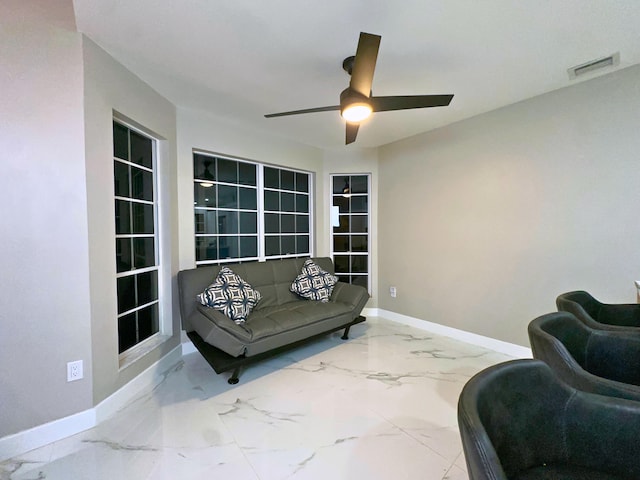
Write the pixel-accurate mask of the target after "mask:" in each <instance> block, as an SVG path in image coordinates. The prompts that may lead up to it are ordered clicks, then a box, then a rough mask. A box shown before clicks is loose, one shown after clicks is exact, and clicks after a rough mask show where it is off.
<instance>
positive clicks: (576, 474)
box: [513, 465, 624, 480]
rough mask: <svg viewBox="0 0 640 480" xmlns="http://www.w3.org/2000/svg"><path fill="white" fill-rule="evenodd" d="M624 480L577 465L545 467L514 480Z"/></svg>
mask: <svg viewBox="0 0 640 480" xmlns="http://www.w3.org/2000/svg"><path fill="white" fill-rule="evenodd" d="M550 479H554V480H555V479H558V480H560V479H561V480H624V477H620V476H617V475H612V474H610V473H603V472H600V471H596V470H589V469H587V468H584V467H579V466H576V465H543V466H540V467H535V468H531V469H529V470H526V471H524V472H521V473H520V474H518V475H516V476H515V477H514V478H513V480H550Z"/></svg>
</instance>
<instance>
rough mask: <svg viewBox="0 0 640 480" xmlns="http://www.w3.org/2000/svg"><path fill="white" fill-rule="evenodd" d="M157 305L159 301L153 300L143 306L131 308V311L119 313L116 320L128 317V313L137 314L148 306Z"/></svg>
mask: <svg viewBox="0 0 640 480" xmlns="http://www.w3.org/2000/svg"><path fill="white" fill-rule="evenodd" d="M157 303H160V300H154V301H153V302H149V303H145V304H144V305H140V306H139V307H136V308H132V309H131V310H127V311H126V312H122V313H119V314H118V318H120V317H124V316H125V315H129V314H130V313H134V312H137V311H138V310H142V309H144V308H147V307H148V306H150V305H155V304H157Z"/></svg>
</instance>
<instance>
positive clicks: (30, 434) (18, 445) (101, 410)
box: [0, 345, 182, 462]
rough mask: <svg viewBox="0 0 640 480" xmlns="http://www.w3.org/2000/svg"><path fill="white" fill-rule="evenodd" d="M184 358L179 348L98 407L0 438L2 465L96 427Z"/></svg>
mask: <svg viewBox="0 0 640 480" xmlns="http://www.w3.org/2000/svg"><path fill="white" fill-rule="evenodd" d="M181 358H182V348H181V346H180V345H178V346H177V347H176V348H174V349H173V350H171V352H169V353H168V354H167V355H165V356H164V357H162V358H161V359H160V360H158V361H157V362H156V363H154V364H153V365H151V366H150V367H149V368H147V369H146V370H145V371H144V372H142V373H141V374H140V375H138V376H137V377H136V378H134V379H133V380H131V381H130V382H129V383H127V384H126V385H124V386H123V387H122V388H120V389H119V390H117V391H116V392H114V393H113V394H111V395H110V396H109V397H107V398H105V399H104V400H103V401H102V402H100V403H99V404H98V405H96V406H95V407H93V408H90V409H88V410H84V411H82V412H78V413H76V414H73V415H69V416H68V417H64V418H60V419H58V420H54V421H52V422H48V423H45V424H43V425H38V426H37V427H33V428H30V429H28V430H24V431H22V432H18V433H15V434H13V435H8V436H6V437H2V438H0V462H2V461H4V460H8V459H9V458H13V457H16V456H19V455H22V454H24V453H26V452H29V451H31V450H34V449H36V448H40V447H43V446H45V445H47V444H49V443H52V442H56V441H58V440H62V439H63V438H66V437H70V436H71V435H75V434H77V433H80V432H83V431H85V430H88V429H90V428H93V427H95V426H96V425H97V424H99V423H100V422H102V421H104V420H106V419H107V418H109V417H110V416H111V415H113V414H114V413H116V412H117V411H118V410H120V409H122V408H123V407H124V406H126V405H127V404H128V403H129V402H130V401H131V400H133V399H134V398H135V397H136V396H137V395H138V394H139V393H140V391H141V390H142V389H144V388H145V387H148V386H155V385H157V384H158V383H160V382H161V381H162V380H164V378H165V373H166V372H167V370H169V368H171V367H172V366H173V365H175V364H176V363H177V362H179V361H180V359H181Z"/></svg>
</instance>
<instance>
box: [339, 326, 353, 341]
mask: <svg viewBox="0 0 640 480" xmlns="http://www.w3.org/2000/svg"><path fill="white" fill-rule="evenodd" d="M350 328H351V325H349V326H348V327H347V328H345V329H344V334H343V335H342V336H341V337H340V338H341V339H342V340H349V329H350Z"/></svg>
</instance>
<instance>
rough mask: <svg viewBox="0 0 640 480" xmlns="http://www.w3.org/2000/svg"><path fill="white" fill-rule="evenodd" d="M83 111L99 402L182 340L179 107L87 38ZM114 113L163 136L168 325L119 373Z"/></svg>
mask: <svg viewBox="0 0 640 480" xmlns="http://www.w3.org/2000/svg"><path fill="white" fill-rule="evenodd" d="M83 40H84V42H83V45H84V49H83V51H84V68H85V82H84V89H85V90H84V91H85V96H84V111H85V142H86V165H87V179H86V183H87V193H88V209H89V212H90V214H89V259H90V269H91V300H92V301H91V339H92V341H91V351H92V356H93V369H94V380H93V394H94V404H97V403H99V402H100V401H102V400H103V399H105V398H106V397H108V396H109V395H110V394H112V393H113V392H115V391H116V390H117V389H118V388H120V387H121V386H122V385H124V384H125V383H127V382H128V381H130V380H131V379H133V378H135V377H136V376H137V375H138V374H140V373H141V372H142V371H144V370H145V369H146V368H148V367H149V366H150V365H152V364H153V363H155V362H156V361H157V360H159V359H160V358H162V356H164V355H165V354H167V353H168V352H169V351H171V349H173V348H175V347H176V346H177V345H178V344H179V342H180V324H179V318H178V315H177V312H178V305H177V296H176V297H175V298H173V296H172V281H175V276H176V275H177V272H178V219H177V212H178V210H177V200H176V199H177V183H176V178H177V162H176V109H175V107H174V106H173V104H171V103H170V102H169V101H167V100H166V99H165V98H163V97H162V96H160V95H159V94H158V93H156V92H155V91H154V90H152V89H151V88H150V87H149V86H148V85H147V84H145V83H144V82H142V81H141V80H140V79H139V78H138V77H136V76H134V75H133V74H132V73H131V72H130V71H128V70H127V69H125V68H124V67H123V66H122V65H120V64H119V63H118V62H116V61H115V60H114V59H113V58H112V57H111V56H109V55H108V54H107V53H106V52H105V51H104V50H102V49H101V48H99V47H98V46H97V45H96V44H94V43H93V42H92V41H91V40H89V39H87V38H84V39H83ZM114 112H116V113H117V114H119V115H123V116H125V117H126V118H127V119H129V120H132V121H133V122H135V123H137V124H139V125H140V126H142V127H144V128H145V129H147V130H148V133H151V134H153V136H154V137H156V138H159V139H160V142H159V150H160V152H159V156H158V160H159V161H158V166H157V169H158V178H159V182H160V184H159V185H158V186H157V187H158V188H157V193H159V206H160V208H159V212H160V214H161V217H160V218H159V234H160V242H161V243H160V245H161V248H162V249H161V252H160V256H161V265H162V266H163V273H164V282H163V283H162V282H161V284H160V291H161V293H162V294H163V298H164V299H165V302H164V303H163V304H161V312H163V317H164V318H165V321H166V322H167V325H165V330H166V333H167V334H168V335H167V336H168V337H169V338H165V339H164V340H165V341H164V343H162V344H161V345H159V346H158V347H157V348H155V349H153V350H152V351H151V352H149V353H147V354H146V355H145V356H144V357H142V358H140V359H139V360H137V361H135V362H134V363H132V364H129V365H128V366H126V367H121V366H120V365H119V362H118V355H117V352H118V328H117V327H118V325H117V322H116V320H115V319H116V318H117V303H116V281H115V278H116V265H115V241H114V238H115V224H114V212H113V208H114V206H113V197H114V186H113V137H112V133H111V132H112V122H113V115H114Z"/></svg>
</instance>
